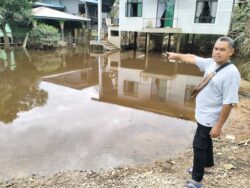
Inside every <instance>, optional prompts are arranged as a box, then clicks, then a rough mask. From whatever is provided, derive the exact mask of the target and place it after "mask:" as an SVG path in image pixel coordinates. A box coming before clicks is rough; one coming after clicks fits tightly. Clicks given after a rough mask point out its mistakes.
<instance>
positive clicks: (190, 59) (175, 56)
mask: <svg viewBox="0 0 250 188" xmlns="http://www.w3.org/2000/svg"><path fill="white" fill-rule="evenodd" d="M167 55H168V60H177V61H182V62H185V63H190V64H195V59H196V55H193V54H180V53H174V52H167Z"/></svg>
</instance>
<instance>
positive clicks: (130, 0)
mask: <svg viewBox="0 0 250 188" xmlns="http://www.w3.org/2000/svg"><path fill="white" fill-rule="evenodd" d="M134 4H136V5H137V12H136V15H131V13H130V12H129V11H128V10H129V6H131V8H132V5H134ZM142 5H143V0H127V2H126V4H125V17H142V11H143V6H142ZM139 7H141V8H140V9H139Z"/></svg>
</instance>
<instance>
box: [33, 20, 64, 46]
mask: <svg viewBox="0 0 250 188" xmlns="http://www.w3.org/2000/svg"><path fill="white" fill-rule="evenodd" d="M59 41H60V34H59V32H58V29H57V28H55V27H53V26H50V25H46V24H39V25H37V26H36V27H35V28H33V29H32V30H31V32H30V46H31V47H34V48H37V49H51V48H56V47H57V46H58V43H59Z"/></svg>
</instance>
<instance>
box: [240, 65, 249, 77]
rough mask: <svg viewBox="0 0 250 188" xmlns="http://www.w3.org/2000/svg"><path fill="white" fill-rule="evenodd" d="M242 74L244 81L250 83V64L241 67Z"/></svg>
mask: <svg viewBox="0 0 250 188" xmlns="http://www.w3.org/2000/svg"><path fill="white" fill-rule="evenodd" d="M240 73H241V77H242V78H243V79H245V80H248V81H250V62H248V63H244V64H243V65H242V66H241V67H240Z"/></svg>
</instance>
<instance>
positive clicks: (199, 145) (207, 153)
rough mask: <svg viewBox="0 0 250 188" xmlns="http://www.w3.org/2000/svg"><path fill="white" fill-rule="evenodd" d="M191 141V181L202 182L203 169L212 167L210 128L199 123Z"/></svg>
mask: <svg viewBox="0 0 250 188" xmlns="http://www.w3.org/2000/svg"><path fill="white" fill-rule="evenodd" d="M197 124H198V127H197V130H196V133H195V136H194V140H193V152H194V159H193V172H192V179H193V180H195V181H198V182H200V181H202V179H203V175H204V168H205V167H212V166H214V157H213V142H212V139H211V138H210V135H209V133H210V130H211V127H206V126H203V125H201V124H199V123H197Z"/></svg>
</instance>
